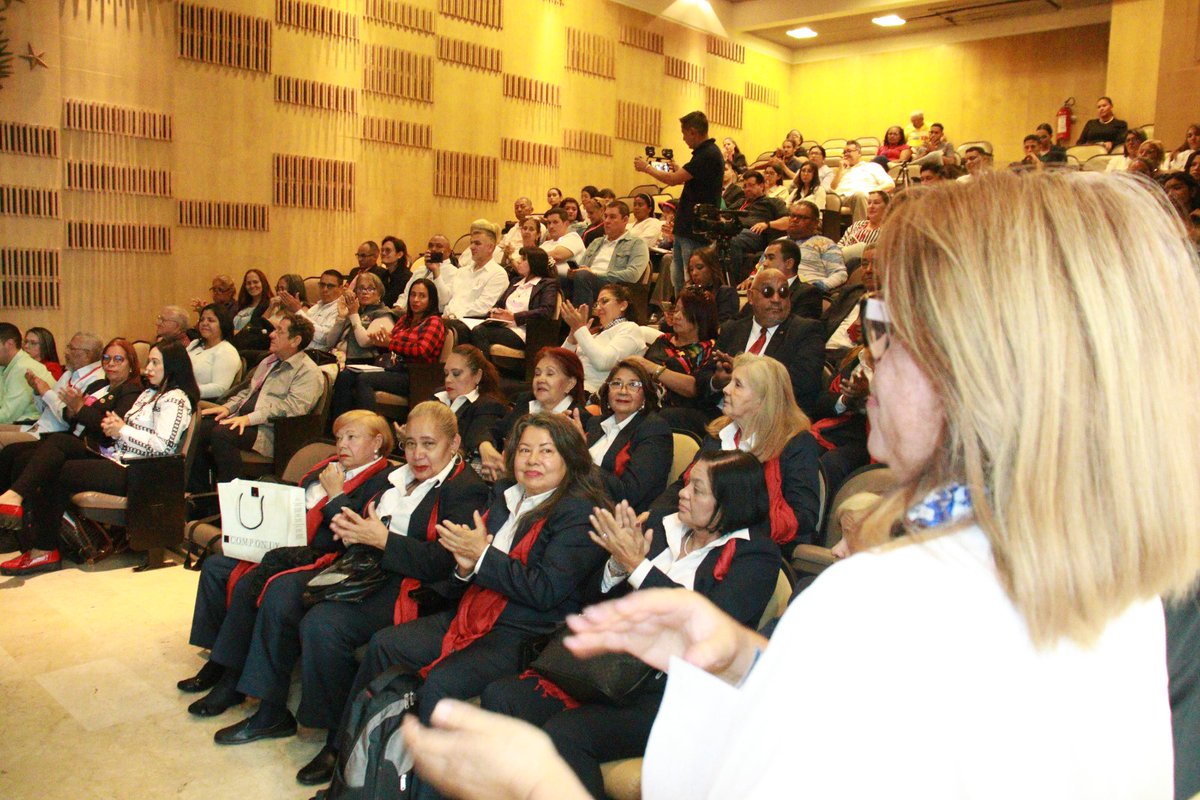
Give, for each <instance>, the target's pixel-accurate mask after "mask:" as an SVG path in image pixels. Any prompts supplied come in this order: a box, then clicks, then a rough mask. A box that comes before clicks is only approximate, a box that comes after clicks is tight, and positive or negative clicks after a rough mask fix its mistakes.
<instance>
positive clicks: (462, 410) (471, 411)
mask: <svg viewBox="0 0 1200 800" xmlns="http://www.w3.org/2000/svg"><path fill="white" fill-rule="evenodd" d="M507 413H508V407H507V406H505V405H504V404H503V403H501V402H500V401H499V400H496V399H494V398H491V397H487V396H486V395H480V396H479V399H478V400H476V401H475V402H471V401H470V400H468V401H467V402H465V403H463V404H462V405H461V406H459V407H458V410H457V411H455V412H454V416H456V417H457V418H458V435H459V436H461V437H462V449H463V452H464V453H466V454H467V456H468V457H470V456H473V455H475V454H476V453H477V452H479V443H480V442H483V441H486V440H487V439H488V437H490V436H491V430H492V428H493V427H495V426H496V424H497V423H498V422H500V420H501V419H503V418H504V415H505V414H507Z"/></svg>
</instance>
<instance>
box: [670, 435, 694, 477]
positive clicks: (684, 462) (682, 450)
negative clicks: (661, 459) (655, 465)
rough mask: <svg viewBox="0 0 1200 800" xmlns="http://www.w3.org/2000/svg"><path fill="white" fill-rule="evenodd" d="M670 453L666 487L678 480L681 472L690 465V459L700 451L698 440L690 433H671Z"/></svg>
mask: <svg viewBox="0 0 1200 800" xmlns="http://www.w3.org/2000/svg"><path fill="white" fill-rule="evenodd" d="M671 441H672V451H673V453H674V455H673V457H672V459H671V471H670V473H668V474H667V485H668V486H670V485H671V484H673V483H674V482H675V481H677V480H679V476H680V475H682V474H683V471H684V470H685V469H687V468H688V466H690V465H691V463H692V459H694V458H695V457H696V453H697V452H699V450H700V439H699V438H697V437H696V435H695V434H694V433H692V432H691V431H679V430H674V431H671Z"/></svg>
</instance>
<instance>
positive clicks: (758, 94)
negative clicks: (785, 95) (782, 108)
mask: <svg viewBox="0 0 1200 800" xmlns="http://www.w3.org/2000/svg"><path fill="white" fill-rule="evenodd" d="M746 99H747V100H753V101H754V102H756V103H762V104H763V105H768V106H771V107H772V108H779V90H778V89H772V88H771V87H770V86H763V85H762V84H761V83H754V82H753V81H746Z"/></svg>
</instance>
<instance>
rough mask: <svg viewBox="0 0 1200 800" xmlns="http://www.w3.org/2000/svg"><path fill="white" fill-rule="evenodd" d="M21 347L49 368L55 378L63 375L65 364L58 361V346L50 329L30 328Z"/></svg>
mask: <svg viewBox="0 0 1200 800" xmlns="http://www.w3.org/2000/svg"><path fill="white" fill-rule="evenodd" d="M21 349H22V350H24V351H25V352H26V353H28V354H29V357H30V358H32V359H33V360H34V361H37V362H39V363H40V364H41V365H42V366H43V367H45V368H46V369H47V370H49V372H50V376H51V377H53V378H54V380H58V379H59V378H61V377H62V374H63V365H62V364H60V363H58V347H57V346H56V345H55V344H54V334H53V333H51V332H50V331H49V329H47V328H30V329H29V330H27V331H25V340H24V342H22V347H21Z"/></svg>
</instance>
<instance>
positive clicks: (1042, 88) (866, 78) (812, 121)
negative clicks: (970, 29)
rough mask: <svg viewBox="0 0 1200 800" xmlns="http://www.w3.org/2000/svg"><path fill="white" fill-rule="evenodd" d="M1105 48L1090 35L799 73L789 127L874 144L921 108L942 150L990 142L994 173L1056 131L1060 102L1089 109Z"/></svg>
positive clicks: (1097, 32)
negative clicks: (937, 125) (1041, 130)
mask: <svg viewBox="0 0 1200 800" xmlns="http://www.w3.org/2000/svg"><path fill="white" fill-rule="evenodd" d="M1107 48H1108V26H1107V25H1092V26H1088V27H1084V28H1071V29H1067V30H1058V31H1049V32H1045V33H1032V34H1025V35H1021V36H1011V37H1005V38H1002V39H988V40H984V41H976V42H962V43H957V44H947V45H941V46H937V47H926V48H921V49H918V50H900V51H896V52H889V53H864V54H863V55H861V56H857V57H854V58H845V59H838V60H836V61H821V62H815V63H809V64H799V65H797V66H796V67H795V73H794V76H793V85H794V86H796V87H798V88H799V97H797V98H796V99H795V107H796V119H797V120H798V122H799V126H800V129H801V130H802V131H803V132H804V135H805V136H806V137H808V138H810V139H816V140H818V141H821V140H824V139H828V138H833V137H844V138H852V137H855V136H875V137H878V138H881V139H882V138H883V133H884V131H885V130H886V129H887V127H888V126H889V125H906V124H908V115H909V113H910V112H912V110H913V109H915V108H920V109H922V110H923V111H924V112H925V120H926V122H927V123H933V122H941V123H942V124H944V125H945V126H946V135H947V137H948V138H949V139H950V141H952V142H954V143H955V144H961V143H962V142H967V141H973V140H977V139H983V140H987V141H990V142H992V144H993V146H994V147H995V148H996V163H998V164H1001V163H1008V162H1009V161H1015V160H1018V159H1019V158H1021V157H1022V155H1023V154H1022V151H1021V140H1022V139H1023V138H1024V137H1025V135H1026V134H1028V133H1032V132H1033V129H1034V128H1035V127H1036V126H1037V125H1038V123H1040V122H1049V123H1051V124H1053V123H1054V115H1055V113H1056V112H1057V111H1058V109H1059V107H1060V106H1061V105H1062V103H1063V100H1065V99H1066V98H1067V97H1068V96H1070V95H1074V96H1075V97H1076V98H1077V99H1078V100H1079V101H1080V103H1083V104H1084V106H1083V107H1084V108H1085V109H1090V108H1091V104H1090V101H1089V100H1087V99H1085V98H1095V97H1097V96H1098V95H1101V94H1103V93H1104V81H1105V58H1106V52H1107ZM1077 113H1080V116H1081V118H1082V119H1087V118H1088V116H1090V115H1087V116H1085V115H1083V113H1082V112H1077Z"/></svg>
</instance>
